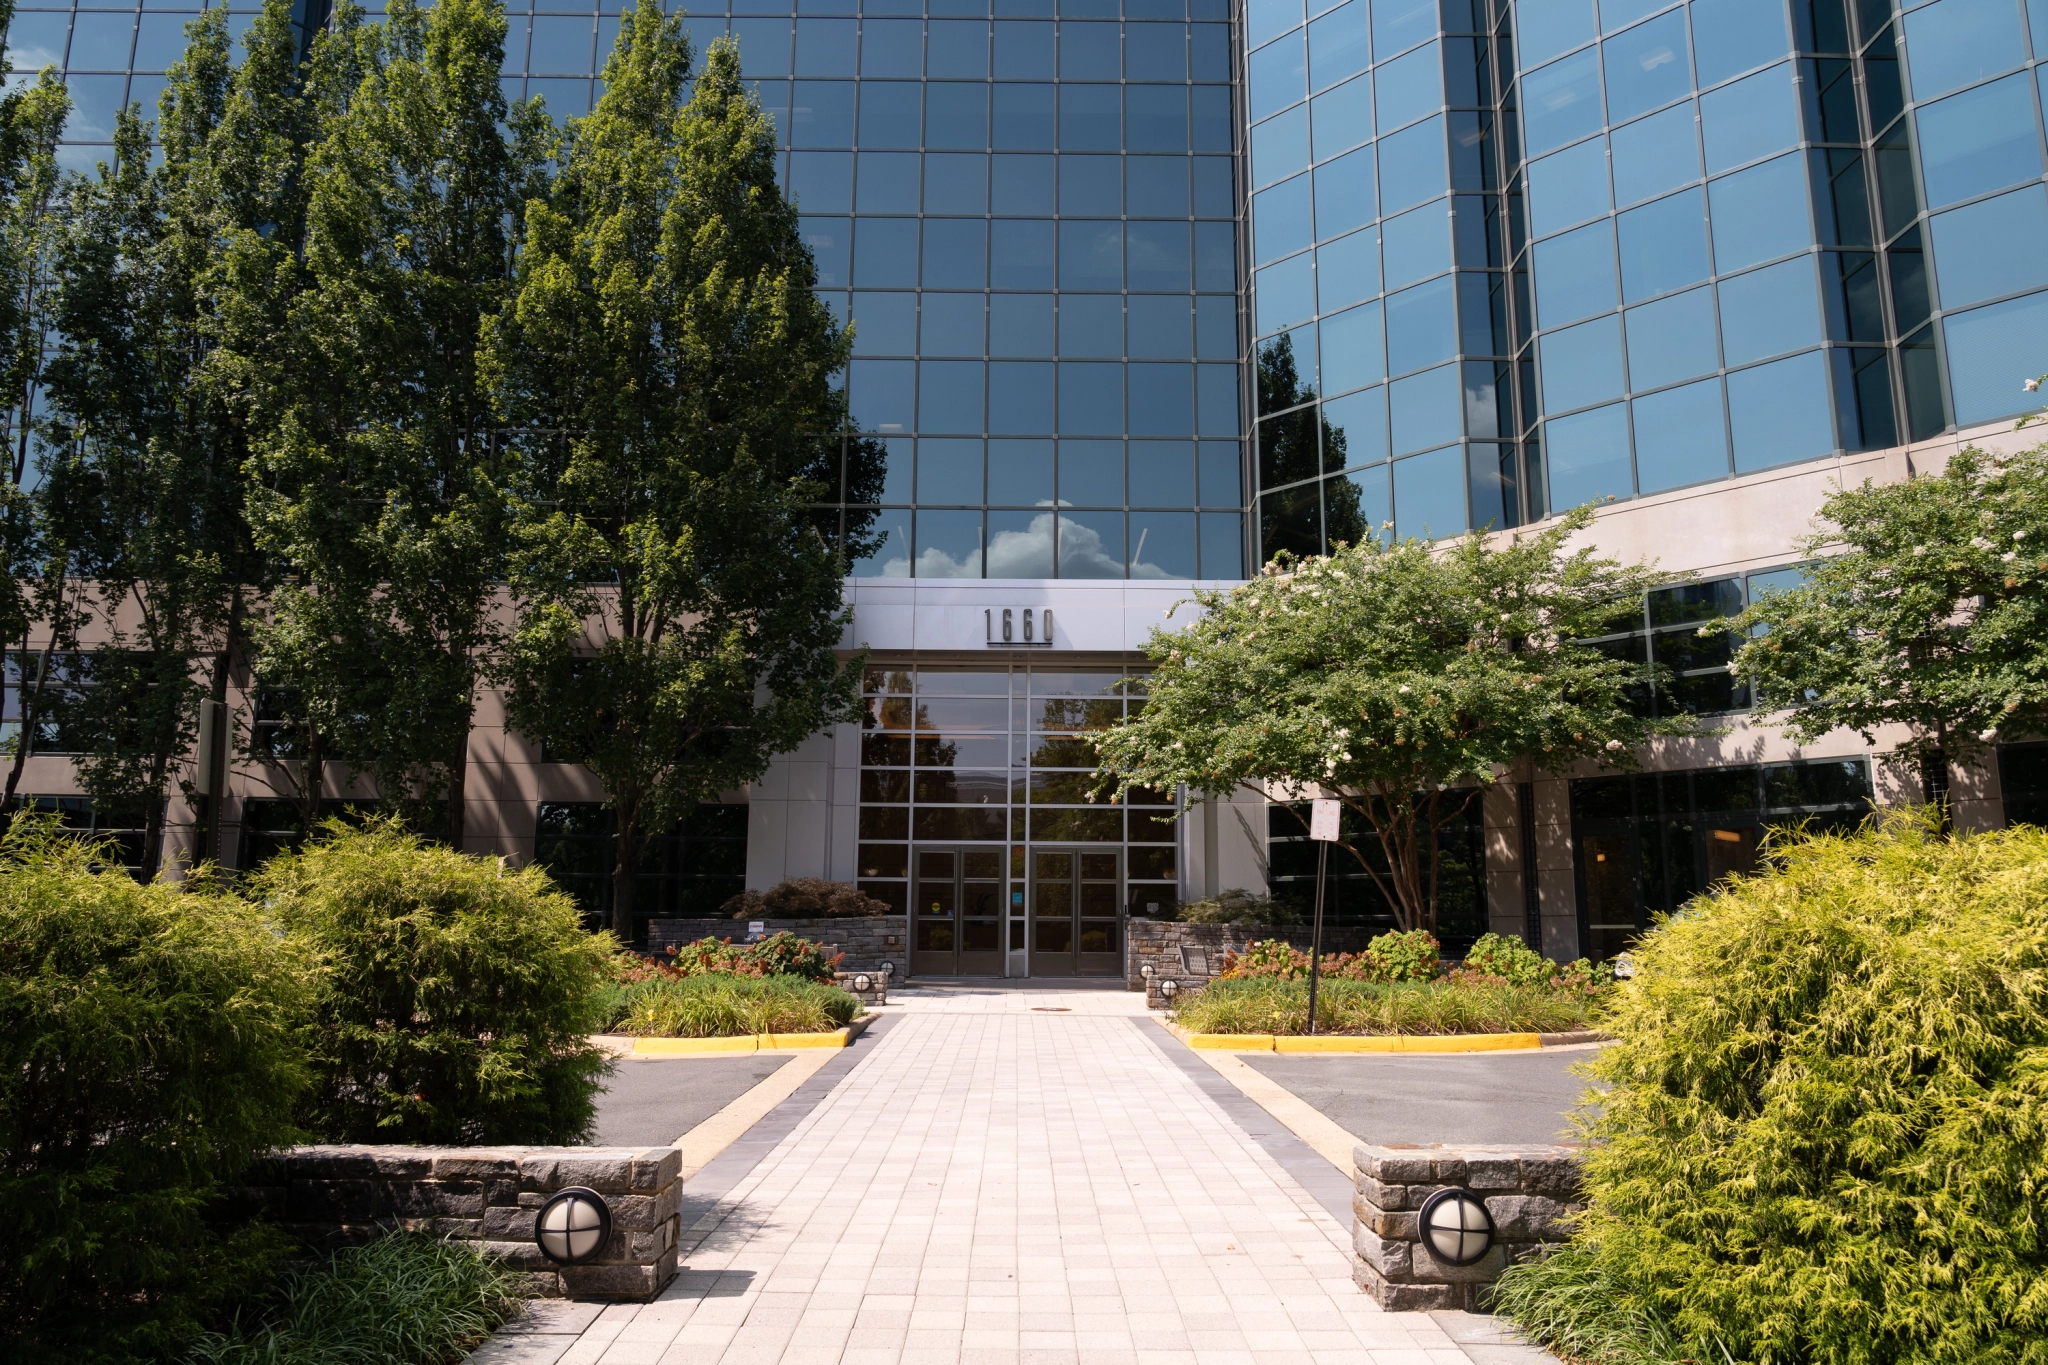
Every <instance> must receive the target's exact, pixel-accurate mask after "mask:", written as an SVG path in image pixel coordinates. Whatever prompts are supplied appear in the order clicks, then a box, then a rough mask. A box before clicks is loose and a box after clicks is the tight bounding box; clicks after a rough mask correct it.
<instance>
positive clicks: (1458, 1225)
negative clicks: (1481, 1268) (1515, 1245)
mask: <svg viewBox="0 0 2048 1365" xmlns="http://www.w3.org/2000/svg"><path fill="white" fill-rule="evenodd" d="M1415 1222H1416V1225H1417V1227H1418V1228H1419V1229H1420V1230H1421V1232H1422V1242H1423V1245H1424V1246H1426V1247H1428V1248H1429V1254H1430V1255H1431V1256H1433V1257H1435V1258H1436V1259H1437V1260H1439V1261H1442V1262H1443V1263H1444V1264H1445V1265H1472V1264H1474V1263H1476V1262H1477V1261H1478V1260H1479V1258H1480V1257H1482V1256H1484V1255H1486V1253H1487V1252H1488V1251H1491V1250H1492V1249H1493V1217H1492V1215H1490V1214H1488V1213H1487V1211H1486V1205H1484V1204H1482V1203H1480V1202H1479V1201H1478V1200H1477V1199H1475V1198H1473V1197H1472V1196H1471V1195H1469V1194H1467V1193H1465V1191H1463V1190H1438V1191H1437V1192H1436V1193H1435V1194H1433V1195H1431V1196H1430V1197H1429V1198H1427V1199H1425V1200H1423V1201H1422V1209H1421V1211H1420V1212H1419V1213H1417V1214H1416V1215H1415Z"/></svg>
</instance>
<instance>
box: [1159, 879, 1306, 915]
mask: <svg viewBox="0 0 2048 1365" xmlns="http://www.w3.org/2000/svg"><path fill="white" fill-rule="evenodd" d="M1173 917H1174V918H1175V919H1177V920H1179V921H1180V922H1181V923H1182V924H1299V923H1301V922H1302V920H1303V919H1304V918H1305V917H1304V916H1303V914H1302V913H1301V907H1300V906H1298V905H1296V904H1295V903H1294V902H1293V901H1289V900H1275V899H1274V898H1273V897H1271V896H1257V895H1253V894H1252V893H1251V892H1249V891H1246V890H1244V889H1243V888H1241V887H1234V888H1232V889H1231V890H1228V891H1224V892H1221V893H1219V894H1218V895H1214V896H1211V897H1209V899H1207V900H1199V901H1182V902H1181V903H1180V907H1179V908H1178V909H1177V910H1175V911H1174V916H1173Z"/></svg>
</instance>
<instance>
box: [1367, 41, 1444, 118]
mask: <svg viewBox="0 0 2048 1365" xmlns="http://www.w3.org/2000/svg"><path fill="white" fill-rule="evenodd" d="M1372 84H1373V110H1374V115H1375V118H1376V120H1377V123H1378V126H1379V127H1380V128H1382V129H1386V130H1392V129H1395V128H1402V127H1405V126H1407V125H1408V124H1410V123H1413V122H1414V121H1415V120H1416V119H1419V118H1421V117H1422V116H1423V115H1425V114H1430V113H1434V112H1435V111H1436V110H1438V109H1440V108H1442V107H1443V102H1444V70H1443V54H1442V52H1441V51H1439V49H1438V48H1437V45H1436V44H1434V43H1432V44H1430V45H1429V46H1428V47H1423V48H1417V49H1416V50H1415V51H1413V52H1411V53H1409V54H1408V55H1407V56H1405V57H1402V58H1400V59H1398V60H1396V61H1391V62H1387V63H1385V64H1384V65H1382V66H1380V67H1379V68H1377V69H1376V70H1374V72H1373V73H1372Z"/></svg>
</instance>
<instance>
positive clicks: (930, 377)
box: [917, 360, 982, 465]
mask: <svg viewBox="0 0 2048 1365" xmlns="http://www.w3.org/2000/svg"><path fill="white" fill-rule="evenodd" d="M918 369H919V371H920V382H919V385H918V420H917V425H918V429H919V430H921V431H957V432H969V431H980V430H982V412H981V396H982V389H981V385H982V367H981V362H980V361H978V360H927V361H925V362H923V363H922V364H921V365H919V366H918ZM979 463H980V462H979V461H978V460H977V461H976V464H977V465H978V464H979Z"/></svg>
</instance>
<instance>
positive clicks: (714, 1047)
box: [633, 1033, 756, 1057]
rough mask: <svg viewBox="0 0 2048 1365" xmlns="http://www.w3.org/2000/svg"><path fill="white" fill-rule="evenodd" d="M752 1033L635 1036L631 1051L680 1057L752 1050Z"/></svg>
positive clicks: (753, 1048) (753, 1045) (657, 1055)
mask: <svg viewBox="0 0 2048 1365" xmlns="http://www.w3.org/2000/svg"><path fill="white" fill-rule="evenodd" d="M755 1048H756V1044H755V1042H754V1035H753V1034H751V1033H750V1034H747V1035H746V1036H745V1037H743V1038H635V1039H634V1040H633V1051H634V1053H635V1055H637V1056H641V1057H681V1056H688V1055H691V1054H698V1053H711V1052H752V1051H754V1050H755Z"/></svg>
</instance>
